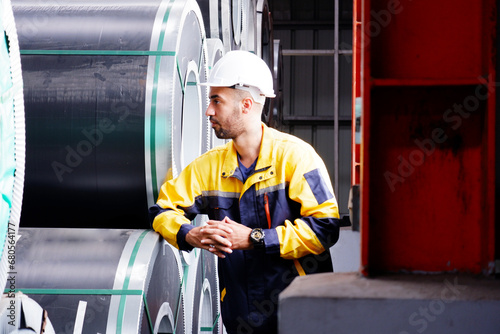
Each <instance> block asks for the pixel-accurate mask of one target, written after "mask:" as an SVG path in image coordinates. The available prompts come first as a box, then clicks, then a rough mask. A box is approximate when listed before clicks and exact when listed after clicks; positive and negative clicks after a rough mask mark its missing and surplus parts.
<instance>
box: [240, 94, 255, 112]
mask: <svg viewBox="0 0 500 334" xmlns="http://www.w3.org/2000/svg"><path fill="white" fill-rule="evenodd" d="M241 106H242V107H243V113H246V114H248V113H249V112H250V111H252V107H253V100H252V98H251V97H245V98H244V99H243V100H241Z"/></svg>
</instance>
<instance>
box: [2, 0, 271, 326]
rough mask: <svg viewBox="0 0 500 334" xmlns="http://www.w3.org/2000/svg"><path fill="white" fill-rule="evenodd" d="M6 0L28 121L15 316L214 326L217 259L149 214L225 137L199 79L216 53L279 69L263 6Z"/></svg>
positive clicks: (233, 1) (227, 0) (249, 0)
mask: <svg viewBox="0 0 500 334" xmlns="http://www.w3.org/2000/svg"><path fill="white" fill-rule="evenodd" d="M12 1H13V4H12V5H13V12H14V17H15V20H16V25H17V32H18V34H19V45H20V51H17V54H18V55H19V53H20V55H21V62H22V67H23V77H24V79H23V80H24V96H25V100H24V103H25V114H24V111H23V114H22V116H23V117H24V115H25V117H26V165H25V168H26V180H25V184H24V201H23V205H22V216H21V224H20V225H21V229H20V230H19V233H18V235H17V236H16V238H18V239H19V240H18V243H17V250H16V256H17V261H18V269H17V270H16V284H15V290H16V292H18V291H20V293H22V294H19V293H18V294H16V298H17V299H16V300H19V301H21V300H23V301H24V302H23V303H22V305H24V306H23V307H20V308H19V310H17V312H18V315H19V317H20V315H21V314H23V316H24V317H26V315H29V314H30V312H31V313H33V314H34V318H36V317H38V315H39V314H38V313H39V312H43V316H42V317H41V318H40V317H38V318H40V319H42V318H43V319H46V321H45V322H44V326H46V327H45V329H46V332H47V331H48V332H50V330H54V331H55V332H57V333H63V332H74V333H80V332H83V331H85V332H101V333H104V332H106V333H111V332H117V333H125V332H130V333H149V332H151V333H163V332H173V333H194V332H196V333H198V332H200V331H203V332H213V333H220V332H222V325H221V319H220V307H219V287H218V282H217V274H216V268H217V261H216V258H215V257H214V256H213V255H212V254H210V253H208V252H205V251H200V250H195V251H192V252H191V253H189V254H188V253H185V252H180V251H178V250H177V249H175V248H172V247H171V246H170V245H168V244H167V243H166V242H165V241H164V240H162V239H161V237H159V236H158V234H156V233H154V232H153V231H151V230H149V228H150V226H149V222H148V220H147V214H146V213H147V209H148V207H149V206H151V205H152V204H154V203H155V201H156V198H157V196H158V192H159V188H160V187H161V185H162V183H163V182H164V181H165V180H166V179H168V178H171V177H175V176H176V175H177V174H178V173H179V172H180V171H181V170H182V169H183V168H184V167H185V166H186V165H187V164H188V163H189V162H191V161H192V160H193V159H195V158H196V157H197V156H199V155H200V154H202V153H204V152H206V151H207V150H209V149H211V148H212V147H214V146H216V145H219V144H221V143H222V142H221V141H220V140H218V139H217V138H215V137H214V136H213V134H212V132H211V129H210V126H209V122H208V120H207V118H206V117H205V115H204V112H205V109H206V107H207V105H208V91H207V88H205V87H202V86H200V85H198V83H199V82H201V81H205V80H206V79H207V77H208V75H209V72H210V70H211V68H212V67H213V65H214V64H215V63H216V62H217V61H218V59H220V58H221V57H222V56H223V54H224V53H225V52H227V51H230V50H234V49H241V50H248V51H250V52H254V53H256V54H258V55H259V56H260V57H262V58H263V59H264V60H265V61H266V62H267V63H268V65H269V67H270V68H271V69H273V68H274V53H273V43H272V24H271V17H270V13H269V10H268V6H267V1H265V0H258V1H257V0H198V1H195V0H151V1H148V2H145V3H144V2H136V1H131V0H110V1H107V2H105V3H103V2H102V1H95V0H92V1H86V2H76V1H71V0H61V1H57V2H48V3H40V2H39V1H35V0H12ZM4 3H8V2H5V1H4V2H2V5H4ZM5 6H7V7H9V9H10V3H9V4H8V5H4V7H5ZM200 8H201V9H200ZM3 12H5V11H3ZM11 13H12V12H11ZM11 44H12V43H11ZM11 47H12V45H11ZM19 78H20V76H19ZM21 93H22V92H21ZM21 101H22V99H21ZM266 108H267V109H266V110H270V109H269V108H270V107H267V105H266ZM266 113H267V114H268V113H269V111H267V112H266ZM16 117H17V116H16ZM18 120H19V121H20V120H21V117H19V119H16V122H17V121H18ZM16 140H18V141H19V142H20V143H22V144H23V145H24V141H23V140H22V139H21V137H20V136H19V138H16ZM16 154H17V151H16ZM2 160H3V159H2ZM22 166H23V167H24V160H23V162H22ZM17 174H19V175H21V174H22V168H21V167H20V166H18V167H17V172H16V175H17ZM11 189H12V187H11ZM21 190H22V184H21ZM21 195H22V192H21ZM18 202H20V200H18ZM18 208H19V210H20V209H21V205H20V204H19V205H18ZM206 219H207V218H206V217H198V218H197V219H196V220H194V221H193V222H192V223H193V224H196V225H199V224H203V223H204V222H205V221H206ZM17 220H18V221H19V214H18V217H17ZM18 225H19V224H16V226H18ZM15 233H16V234H17V230H16V232H15ZM3 273H6V271H5V270H4V271H3ZM0 283H5V281H4V282H0ZM26 298H28V299H26ZM27 300H29V302H28V301H27ZM20 303H21V302H20ZM7 305H8V304H7ZM30 305H38V306H37V307H32V306H30ZM2 312H4V313H5V312H8V311H6V310H5V309H4V310H2V309H1V305H0V313H2ZM2 314H3V313H2ZM38 318H37V319H38ZM1 325H2V324H1V323H0V326H1ZM19 326H21V324H20V325H19ZM19 326H17V327H19ZM5 328H10V327H5ZM11 329H12V330H13V328H11ZM19 329H21V327H19ZM35 330H36V329H35ZM40 331H41V329H40V330H39V332H40Z"/></svg>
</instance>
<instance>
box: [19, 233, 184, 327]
mask: <svg viewBox="0 0 500 334" xmlns="http://www.w3.org/2000/svg"><path fill="white" fill-rule="evenodd" d="M20 235H21V237H20V239H19V241H18V243H17V253H18V256H19V257H20V258H22V259H23V261H22V262H21V263H20V264H19V268H18V270H17V274H16V276H15V277H16V283H15V284H16V289H17V290H18V291H21V292H22V293H23V294H25V295H27V296H29V297H30V298H31V299H33V300H34V301H35V302H36V303H38V304H39V305H40V307H41V308H42V309H44V310H45V311H47V316H48V319H50V322H51V324H52V326H53V327H54V330H55V332H56V333H82V332H83V333H185V330H186V328H185V318H186V316H185V309H184V294H183V292H182V283H183V278H182V275H183V272H182V264H181V260H180V256H179V253H178V251H177V250H176V249H174V248H172V247H171V246H170V245H168V244H167V243H166V242H165V241H163V240H161V237H160V236H159V235H158V234H157V233H155V232H153V231H148V230H119V229H113V230H110V229H109V230H101V229H99V230H97V229H51V228H43V229H39V228H21V229H20Z"/></svg>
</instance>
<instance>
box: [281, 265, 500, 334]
mask: <svg viewBox="0 0 500 334" xmlns="http://www.w3.org/2000/svg"><path fill="white" fill-rule="evenodd" d="M279 300H280V301H279V309H278V317H279V333H280V334H294V333H301V334H303V333H314V334H322V333H325V334H327V333H328V334H330V333H336V334H344V333H345V334H357V333H370V334H372V333H375V334H378V333H381V334H382V333H383V334H391V333H395V334H414V333H416V334H422V333H424V334H443V333H458V334H465V333H467V334H477V333H481V334H489V333H492V334H493V333H494V334H498V333H500V281H499V280H493V279H489V278H485V277H476V276H469V275H458V274H444V275H388V276H380V277H377V278H365V277H362V276H360V275H359V274H357V273H349V274H333V273H330V274H317V275H310V276H305V277H299V278H297V279H295V280H294V281H293V282H292V284H290V286H289V287H288V288H287V289H285V290H284V291H283V292H282V293H281V295H280V299H279Z"/></svg>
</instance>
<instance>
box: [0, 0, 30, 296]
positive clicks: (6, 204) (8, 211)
mask: <svg viewBox="0 0 500 334" xmlns="http://www.w3.org/2000/svg"><path fill="white" fill-rule="evenodd" d="M0 8H1V11H0V27H2V31H3V36H4V37H3V38H1V39H0V152H1V159H0V193H1V196H0V258H1V260H0V286H1V287H4V286H5V283H6V280H7V272H9V271H14V270H15V245H14V244H15V237H16V234H17V230H18V227H19V219H20V216H21V206H22V197H23V184H24V162H25V124H24V102H23V88H22V85H23V82H22V74H21V59H20V55H19V43H18V39H17V31H16V25H15V22H14V15H13V13H12V7H11V3H10V0H2V1H1V3H0Z"/></svg>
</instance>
